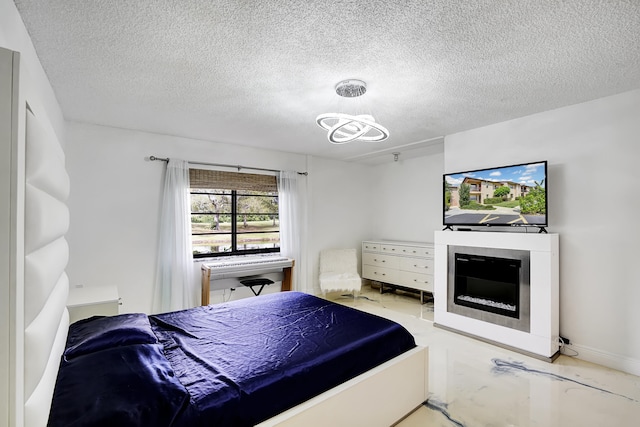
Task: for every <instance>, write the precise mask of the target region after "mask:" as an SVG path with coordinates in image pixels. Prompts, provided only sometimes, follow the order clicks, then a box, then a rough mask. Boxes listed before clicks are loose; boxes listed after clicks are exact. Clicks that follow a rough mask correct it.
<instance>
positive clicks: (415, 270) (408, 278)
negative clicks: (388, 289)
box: [362, 240, 434, 303]
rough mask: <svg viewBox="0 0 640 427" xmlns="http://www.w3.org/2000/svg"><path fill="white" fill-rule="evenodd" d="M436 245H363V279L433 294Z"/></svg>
mask: <svg viewBox="0 0 640 427" xmlns="http://www.w3.org/2000/svg"><path fill="white" fill-rule="evenodd" d="M433 255H434V249H433V243H426V242H402V241H391V240H365V241H363V242H362V277H363V278H364V279H369V280H374V281H377V282H380V292H381V293H382V292H384V285H385V284H387V285H396V286H402V287H405V288H411V289H416V290H419V291H420V301H421V302H423V303H424V293H425V292H430V293H432V294H433Z"/></svg>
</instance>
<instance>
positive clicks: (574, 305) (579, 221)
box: [444, 90, 640, 375]
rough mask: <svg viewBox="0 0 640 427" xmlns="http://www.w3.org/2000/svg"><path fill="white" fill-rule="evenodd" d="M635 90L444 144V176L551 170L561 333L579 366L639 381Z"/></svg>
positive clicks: (638, 113)
mask: <svg viewBox="0 0 640 427" xmlns="http://www.w3.org/2000/svg"><path fill="white" fill-rule="evenodd" d="M638 135H640V90H636V91H631V92H627V93H623V94H619V95H616V96H611V97H607V98H602V99H599V100H595V101H591V102H586V103H582V104H577V105H573V106H569V107H565V108H560V109H557V110H553V111H547V112H544V113H540V114H535V115H532V116H528V117H523V118H520V119H516V120H511V121H508V122H503V123H498V124H495V125H492V126H487V127H483V128H479V129H474V130H471V131H467V132H462V133H458V134H454V135H449V136H447V137H446V138H445V156H444V157H445V162H444V163H445V172H457V171H461V170H465V169H478V168H484V167H491V166H501V165H505V164H515V163H524V162H528V161H537V160H545V159H546V160H548V162H549V171H548V181H547V183H548V186H549V187H548V188H549V190H548V191H549V199H548V204H549V213H548V214H549V223H550V227H549V231H550V232H557V233H559V234H560V333H561V335H563V336H565V337H567V338H569V339H570V340H571V342H572V343H573V344H574V346H573V348H574V349H576V350H577V351H578V352H579V353H580V357H581V358H583V359H586V360H590V361H593V362H596V363H600V364H603V365H605V366H610V367H613V368H617V369H621V370H625V371H627V372H632V373H634V374H636V375H640V334H638V333H637V325H638V324H640V310H639V309H638V301H640V269H638V268H637V266H636V265H635V263H636V262H638V261H637V258H638V254H639V253H640V252H639V250H638V242H637V240H638V237H640V221H639V220H638V215H640V197H638V195H637V194H638V188H637V187H638V185H637V183H638V179H637V170H638V169H637V168H638V159H639V158H640V145H638Z"/></svg>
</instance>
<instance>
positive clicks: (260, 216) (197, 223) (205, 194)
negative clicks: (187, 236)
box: [189, 169, 280, 258]
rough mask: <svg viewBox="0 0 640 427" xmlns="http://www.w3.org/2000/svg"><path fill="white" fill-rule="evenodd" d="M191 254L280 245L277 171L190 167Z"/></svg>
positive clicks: (246, 251) (252, 251)
mask: <svg viewBox="0 0 640 427" xmlns="http://www.w3.org/2000/svg"><path fill="white" fill-rule="evenodd" d="M189 179H190V185H191V244H192V249H193V257H194V258H203V257H212V256H221V255H243V254H256V253H267V252H279V251H280V224H279V218H278V190H277V186H276V179H275V176H272V175H256V174H246V173H236V172H223V171H211V170H202V169H191V170H190V171H189Z"/></svg>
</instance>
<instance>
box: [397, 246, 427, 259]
mask: <svg viewBox="0 0 640 427" xmlns="http://www.w3.org/2000/svg"><path fill="white" fill-rule="evenodd" d="M398 250H399V251H400V252H399V253H400V254H401V255H407V256H418V257H423V258H433V254H434V250H433V248H424V247H420V246H400V247H399V248H398V249H397V250H396V251H398Z"/></svg>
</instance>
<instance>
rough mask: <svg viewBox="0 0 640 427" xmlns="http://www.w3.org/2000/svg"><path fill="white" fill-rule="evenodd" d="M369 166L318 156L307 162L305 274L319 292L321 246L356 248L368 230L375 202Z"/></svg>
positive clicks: (325, 247) (371, 169)
mask: <svg viewBox="0 0 640 427" xmlns="http://www.w3.org/2000/svg"><path fill="white" fill-rule="evenodd" d="M373 172H374V169H373V167H371V166H367V165H362V164H359V163H347V162H342V161H337V160H328V159H324V158H319V157H312V158H310V162H309V173H310V175H309V182H310V192H309V207H308V215H309V230H308V236H309V239H308V242H307V244H308V249H309V252H308V255H309V257H308V260H307V261H308V262H307V265H308V268H309V271H308V274H309V278H310V281H309V283H310V284H313V288H314V289H315V291H316V293H319V292H320V291H319V284H318V264H319V253H320V251H321V250H323V249H341V248H356V249H357V251H358V260H360V247H361V242H362V240H364V239H367V238H369V237H371V236H370V234H371V227H372V218H373V215H375V212H376V208H377V207H376V206H375V205H373V204H372V203H371V194H372V191H373V185H372V183H373Z"/></svg>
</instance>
